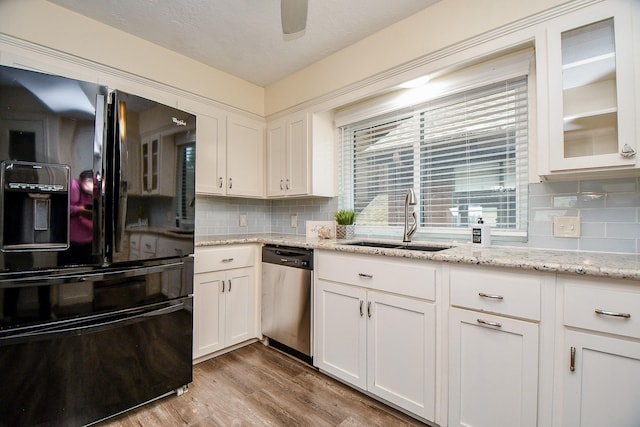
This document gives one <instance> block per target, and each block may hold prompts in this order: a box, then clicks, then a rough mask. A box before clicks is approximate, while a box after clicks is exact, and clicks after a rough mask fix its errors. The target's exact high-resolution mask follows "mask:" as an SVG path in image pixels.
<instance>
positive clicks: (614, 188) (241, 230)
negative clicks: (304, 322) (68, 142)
mask: <svg viewBox="0 0 640 427" xmlns="http://www.w3.org/2000/svg"><path fill="white" fill-rule="evenodd" d="M336 210H338V198H337V197H336V198H319V197H316V198H302V199H281V200H280V199H279V200H260V199H238V198H226V197H208V196H198V197H197V204H196V236H207V235H225V234H261V233H275V234H297V235H304V234H305V221H307V220H312V221H327V220H331V219H333V213H334V212H335V211H336ZM241 214H246V218H247V225H246V226H241V225H240V216H241ZM292 215H296V220H297V226H296V227H292V226H291V225H292V224H291V216H292ZM555 216H578V217H580V222H581V236H580V237H579V238H560V237H554V236H553V218H554V217H555ZM496 244H500V243H499V242H496ZM505 244H506V243H505ZM509 244H513V243H509ZM517 245H518V246H528V247H531V248H543V249H567V250H581V251H597V252H619V253H640V178H635V177H633V178H619V179H607V180H583V181H570V182H545V183H537V184H530V186H529V236H528V242H527V243H520V244H517Z"/></svg>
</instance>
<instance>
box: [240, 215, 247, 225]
mask: <svg viewBox="0 0 640 427" xmlns="http://www.w3.org/2000/svg"><path fill="white" fill-rule="evenodd" d="M248 222H249V218H248V215H247V214H246V213H241V214H240V227H246V226H248Z"/></svg>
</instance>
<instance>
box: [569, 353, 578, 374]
mask: <svg viewBox="0 0 640 427" xmlns="http://www.w3.org/2000/svg"><path fill="white" fill-rule="evenodd" d="M570 353H571V355H570V356H569V370H570V371H571V372H573V371H575V370H576V348H575V347H571V351H570Z"/></svg>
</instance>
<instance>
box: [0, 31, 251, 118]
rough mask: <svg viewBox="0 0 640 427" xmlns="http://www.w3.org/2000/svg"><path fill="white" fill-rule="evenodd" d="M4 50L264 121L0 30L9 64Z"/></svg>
mask: <svg viewBox="0 0 640 427" xmlns="http://www.w3.org/2000/svg"><path fill="white" fill-rule="evenodd" d="M7 48H13V49H7ZM3 51H4V52H3ZM7 51H11V53H13V54H15V55H20V56H23V57H25V58H35V59H40V60H42V59H45V60H46V59H50V60H53V61H55V62H61V63H63V64H64V65H73V66H76V67H80V68H82V69H83V70H91V71H94V72H96V73H97V74H98V75H103V76H104V75H107V76H111V77H114V78H115V79H117V80H125V81H127V82H130V83H133V84H135V85H140V86H144V87H147V88H151V89H154V90H158V91H161V92H164V93H168V94H172V95H174V96H176V97H178V98H180V99H185V100H190V101H194V102H197V103H199V104H203V105H204V106H209V107H213V108H215V109H218V110H224V111H226V112H230V113H234V114H240V115H243V116H246V117H251V118H253V119H257V120H264V117H262V116H259V115H257V114H253V113H250V112H247V111H245V110H242V109H240V108H236V107H233V106H231V105H228V104H225V103H222V102H219V101H215V100H213V99H210V98H207V97H204V96H202V95H198V94H196V93H193V92H189V91H186V90H184V89H180V88H178V87H175V86H172V85H169V84H166V83H162V82H159V81H156V80H153V79H149V78H147V77H144V76H140V75H137V74H134V73H130V72H127V71H123V70H120V69H118V68H114V67H110V66H108V65H104V64H101V63H98V62H95V61H91V60H88V59H85V58H81V57H78V56H75V55H72V54H69V53H66V52H62V51H60V50H56V49H53V48H50V47H46V46H42V45H39V44H37V43H33V42H29V41H26V40H22V39H19V38H15V37H13V36H9V35H6V34H1V33H0V63H2V64H5V65H10V64H6V63H5V60H4V59H3V54H5V55H6V53H7ZM16 65H18V66H21V67H23V68H28V69H33V67H32V65H30V64H28V63H17V64H16ZM109 89H110V90H112V89H113V90H115V89H118V88H117V87H109Z"/></svg>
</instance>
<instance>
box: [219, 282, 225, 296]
mask: <svg viewBox="0 0 640 427" xmlns="http://www.w3.org/2000/svg"><path fill="white" fill-rule="evenodd" d="M220 283H222V293H223V294H224V280H221V281H220Z"/></svg>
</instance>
